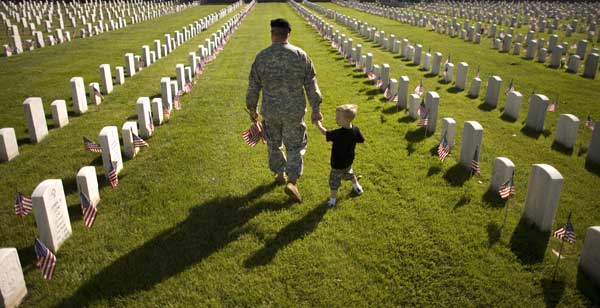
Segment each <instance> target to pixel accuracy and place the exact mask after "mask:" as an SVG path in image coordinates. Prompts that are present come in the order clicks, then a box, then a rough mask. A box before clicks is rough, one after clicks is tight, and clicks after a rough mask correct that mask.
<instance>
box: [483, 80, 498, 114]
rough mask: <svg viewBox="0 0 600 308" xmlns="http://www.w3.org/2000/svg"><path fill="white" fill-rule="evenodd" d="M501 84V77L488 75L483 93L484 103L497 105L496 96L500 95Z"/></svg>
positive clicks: (492, 105) (491, 105)
mask: <svg viewBox="0 0 600 308" xmlns="http://www.w3.org/2000/svg"><path fill="white" fill-rule="evenodd" d="M501 85H502V78H500V77H499V76H490V78H489V79H488V84H487V91H486V94H485V104H486V105H488V106H490V107H496V106H497V105H498V98H499V97H500V86H501Z"/></svg>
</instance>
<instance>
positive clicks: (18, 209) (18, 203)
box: [15, 192, 32, 217]
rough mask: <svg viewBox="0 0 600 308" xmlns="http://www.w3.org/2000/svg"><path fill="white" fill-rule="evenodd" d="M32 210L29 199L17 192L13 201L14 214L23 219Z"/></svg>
mask: <svg viewBox="0 0 600 308" xmlns="http://www.w3.org/2000/svg"><path fill="white" fill-rule="evenodd" d="M31 209H32V202H31V198H29V197H26V196H25V195H24V194H22V193H20V192H18V193H17V197H16V200H15V214H17V216H20V217H25V216H27V214H29V212H31Z"/></svg>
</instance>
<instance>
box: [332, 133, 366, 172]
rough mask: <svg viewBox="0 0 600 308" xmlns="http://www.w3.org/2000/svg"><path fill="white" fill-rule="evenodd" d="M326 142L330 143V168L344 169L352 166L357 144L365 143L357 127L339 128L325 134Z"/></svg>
mask: <svg viewBox="0 0 600 308" xmlns="http://www.w3.org/2000/svg"><path fill="white" fill-rule="evenodd" d="M325 138H326V139H327V141H332V142H333V146H332V147H331V168H334V169H346V168H348V167H350V166H352V162H353V161H354V148H355V147H356V144H357V143H363V142H365V138H364V137H363V135H362V134H361V133H360V129H358V127H357V126H352V128H343V127H340V128H338V129H335V130H330V131H327V132H326V133H325Z"/></svg>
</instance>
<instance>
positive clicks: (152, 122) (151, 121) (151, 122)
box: [148, 112, 154, 132]
mask: <svg viewBox="0 0 600 308" xmlns="http://www.w3.org/2000/svg"><path fill="white" fill-rule="evenodd" d="M148 117H150V132H154V119H153V118H152V112H148Z"/></svg>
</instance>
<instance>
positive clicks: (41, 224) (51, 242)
mask: <svg viewBox="0 0 600 308" xmlns="http://www.w3.org/2000/svg"><path fill="white" fill-rule="evenodd" d="M31 200H32V202H33V213H34V214H35V223H36V225H37V228H38V232H39V239H40V241H42V243H44V245H45V246H46V247H48V249H50V250H52V251H53V252H54V253H56V252H57V251H58V249H59V248H60V246H61V245H62V243H64V241H65V240H67V238H69V236H71V233H72V231H71V221H70V220H69V211H68V210H67V201H66V199H65V191H64V189H63V184H62V180H60V179H50V180H45V181H43V182H42V183H40V184H39V185H38V186H37V187H36V188H35V190H34V191H33V194H31Z"/></svg>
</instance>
